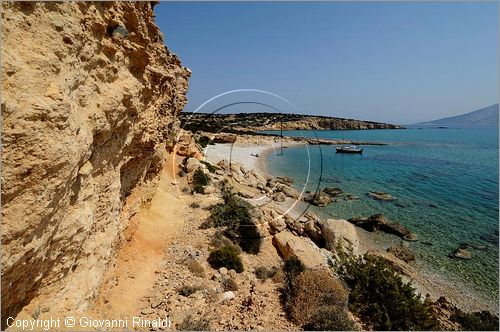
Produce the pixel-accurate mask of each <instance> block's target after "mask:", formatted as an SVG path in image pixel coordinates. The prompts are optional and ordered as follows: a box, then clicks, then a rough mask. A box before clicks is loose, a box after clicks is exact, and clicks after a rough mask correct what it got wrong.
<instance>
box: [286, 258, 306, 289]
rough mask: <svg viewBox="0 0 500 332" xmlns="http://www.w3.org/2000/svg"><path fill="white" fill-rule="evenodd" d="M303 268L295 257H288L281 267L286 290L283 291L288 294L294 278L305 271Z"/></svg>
mask: <svg viewBox="0 0 500 332" xmlns="http://www.w3.org/2000/svg"><path fill="white" fill-rule="evenodd" d="M305 269H306V268H305V266H304V264H302V262H301V261H300V259H298V258H297V257H295V256H290V257H288V259H287V260H286V261H285V265H284V266H283V274H284V279H285V287H286V288H287V289H286V290H285V291H286V292H287V293H290V291H291V288H292V284H293V281H294V280H295V278H296V277H297V276H298V275H299V274H301V273H302V272H304V271H305Z"/></svg>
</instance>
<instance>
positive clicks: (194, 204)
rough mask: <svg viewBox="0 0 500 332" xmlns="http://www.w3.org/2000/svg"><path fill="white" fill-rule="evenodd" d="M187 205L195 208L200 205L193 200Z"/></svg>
mask: <svg viewBox="0 0 500 332" xmlns="http://www.w3.org/2000/svg"><path fill="white" fill-rule="evenodd" d="M189 207H190V208H191V209H197V208H199V207H200V203H198V202H193V203H191V204H189Z"/></svg>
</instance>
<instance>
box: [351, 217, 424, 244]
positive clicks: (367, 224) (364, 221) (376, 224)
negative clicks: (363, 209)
mask: <svg viewBox="0 0 500 332" xmlns="http://www.w3.org/2000/svg"><path fill="white" fill-rule="evenodd" d="M349 222H351V223H353V224H354V225H356V226H358V227H361V228H363V229H366V230H367V231H370V232H373V231H377V230H380V231H382V232H386V233H390V234H394V235H397V236H399V237H401V238H403V239H404V240H407V241H417V240H418V238H417V236H416V235H415V234H414V233H412V232H411V231H409V230H408V229H407V228H406V227H404V226H403V225H401V224H400V223H397V222H391V221H388V220H387V219H385V217H384V216H383V215H382V214H374V215H372V216H370V217H369V218H358V217H355V218H351V219H349Z"/></svg>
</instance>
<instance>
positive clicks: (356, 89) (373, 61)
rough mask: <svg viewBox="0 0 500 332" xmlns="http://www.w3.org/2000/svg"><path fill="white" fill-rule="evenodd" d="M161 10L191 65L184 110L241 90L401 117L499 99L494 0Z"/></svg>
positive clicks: (381, 117) (307, 105) (367, 115)
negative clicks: (225, 93)
mask: <svg viewBox="0 0 500 332" xmlns="http://www.w3.org/2000/svg"><path fill="white" fill-rule="evenodd" d="M155 14H156V20H157V23H158V24H159V26H160V28H161V30H162V32H163V33H164V35H165V43H166V45H167V46H168V48H169V49H170V50H171V51H173V52H174V53H176V54H177V55H178V56H179V57H180V58H181V61H182V63H183V65H184V66H187V67H189V68H190V69H191V70H192V71H193V74H192V78H191V80H190V89H189V93H188V99H189V103H188V105H187V107H186V110H188V111H192V110H194V109H196V108H197V107H198V106H199V105H200V104H202V103H203V102H204V101H205V100H207V99H209V98H211V97H213V96H215V95H217V94H220V93H222V92H225V91H228V90H233V89H241V88H254V89H261V90H266V91H270V92H273V93H276V94H278V95H280V96H282V97H284V98H286V99H288V100H290V101H291V102H292V103H294V104H295V105H296V106H297V109H298V110H297V111H296V112H299V113H308V114H320V115H330V116H339V117H348V118H357V119H363V120H374V121H384V122H393V123H401V124H409V123H415V122H419V121H425V120H432V119H436V118H440V117H444V116H450V115H456V114H461V113H466V112H469V111H473V110H476V109H478V108H482V107H486V106H488V105H490V104H494V103H497V102H498V90H499V67H498V57H499V52H498V48H499V46H498V44H499V35H498V29H499V27H498V3H497V2H482V3H472V2H471V3H464V2H455V3H430V2H426V3H425V2H424V3H416V2H407V3H404V2H398V3H391V2H379V3H367V2H350V3H346V2H313V3H302V2H257V3H247V2H243V3H242V2H239V3H238V2H218V3H217V2H215V3H200V2H184V3H180V2H162V3H160V4H159V5H157V6H156V7H155ZM206 110H207V111H210V110H209V109H206ZM228 111H229V110H228ZM231 111H233V112H237V111H247V109H241V108H238V107H234V108H233V109H231Z"/></svg>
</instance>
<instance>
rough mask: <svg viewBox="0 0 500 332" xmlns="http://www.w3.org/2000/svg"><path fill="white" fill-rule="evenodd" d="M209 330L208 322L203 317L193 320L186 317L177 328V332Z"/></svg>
mask: <svg viewBox="0 0 500 332" xmlns="http://www.w3.org/2000/svg"><path fill="white" fill-rule="evenodd" d="M211 329H212V328H211V327H210V321H209V320H208V319H206V318H204V317H201V318H199V319H194V318H193V317H192V316H187V317H186V318H184V320H183V321H182V323H181V324H179V325H178V326H177V330H179V331H210V330H211Z"/></svg>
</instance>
